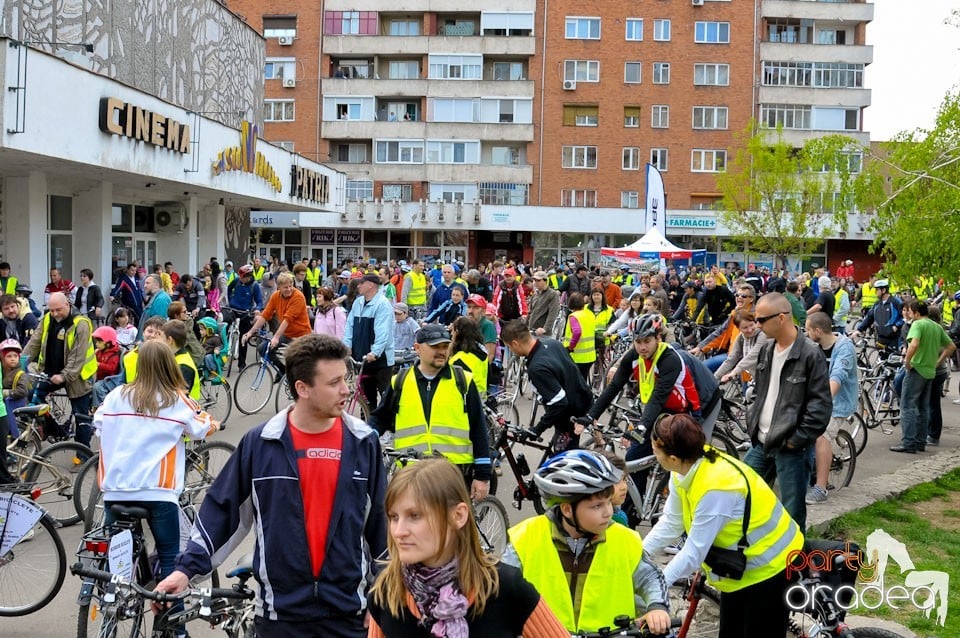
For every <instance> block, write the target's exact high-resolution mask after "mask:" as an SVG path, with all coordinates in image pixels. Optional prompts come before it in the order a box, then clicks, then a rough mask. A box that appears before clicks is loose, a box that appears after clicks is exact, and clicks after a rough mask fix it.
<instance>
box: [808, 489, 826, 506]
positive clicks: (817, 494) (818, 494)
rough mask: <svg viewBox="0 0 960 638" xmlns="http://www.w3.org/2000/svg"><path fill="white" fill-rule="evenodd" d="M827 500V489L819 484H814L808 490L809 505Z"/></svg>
mask: <svg viewBox="0 0 960 638" xmlns="http://www.w3.org/2000/svg"><path fill="white" fill-rule="evenodd" d="M826 502H827V490H825V489H823V488H822V487H820V486H819V485H814V486H813V487H811V488H810V489H808V490H807V505H816V504H817V503H826Z"/></svg>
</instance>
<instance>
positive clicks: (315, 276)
mask: <svg viewBox="0 0 960 638" xmlns="http://www.w3.org/2000/svg"><path fill="white" fill-rule="evenodd" d="M320 275H321V272H320V269H319V268H310V267H309V266H307V282H309V284H310V287H311V288H313V289H314V290H316V289H317V288H319V287H320Z"/></svg>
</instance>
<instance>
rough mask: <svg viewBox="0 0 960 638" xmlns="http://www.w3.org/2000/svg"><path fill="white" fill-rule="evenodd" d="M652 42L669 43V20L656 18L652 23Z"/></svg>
mask: <svg viewBox="0 0 960 638" xmlns="http://www.w3.org/2000/svg"><path fill="white" fill-rule="evenodd" d="M653 41H654V42H669V41H670V20H668V19H666V18H658V19H656V20H654V21H653Z"/></svg>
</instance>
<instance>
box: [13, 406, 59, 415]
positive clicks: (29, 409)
mask: <svg viewBox="0 0 960 638" xmlns="http://www.w3.org/2000/svg"><path fill="white" fill-rule="evenodd" d="M49 412H50V406H49V405H47V404H46V403H39V404H37V405H26V406H24V407H22V408H17V409H16V410H14V411H13V414H14V415H15V416H43V415H45V414H48V413H49Z"/></svg>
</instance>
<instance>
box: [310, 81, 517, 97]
mask: <svg viewBox="0 0 960 638" xmlns="http://www.w3.org/2000/svg"><path fill="white" fill-rule="evenodd" d="M322 83H323V93H324V94H325V95H375V96H377V97H381V98H382V97H389V96H397V97H479V96H484V95H496V96H497V97H527V98H532V97H533V82H531V81H530V80H510V81H500V82H498V81H495V80H439V79H438V80H427V79H423V78H421V79H416V80H387V79H382V80H377V79H373V80H366V79H362V78H352V79H349V80H348V79H345V78H327V79H324V80H323V81H322Z"/></svg>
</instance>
